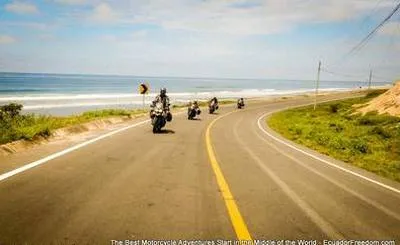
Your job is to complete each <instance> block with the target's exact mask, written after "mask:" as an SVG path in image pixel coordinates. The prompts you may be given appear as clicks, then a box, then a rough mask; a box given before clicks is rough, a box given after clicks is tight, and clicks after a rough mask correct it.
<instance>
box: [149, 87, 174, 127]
mask: <svg viewBox="0 0 400 245" xmlns="http://www.w3.org/2000/svg"><path fill="white" fill-rule="evenodd" d="M157 103H162V104H163V110H164V111H165V112H166V113H167V121H168V122H170V121H171V120H172V114H171V112H170V109H169V106H170V103H169V97H168V96H167V89H166V88H161V89H160V94H158V95H157V96H156V98H155V99H154V100H153V101H152V103H151V105H150V108H151V110H150V117H151V118H154V116H155V114H154V107H155V106H156V104H157Z"/></svg>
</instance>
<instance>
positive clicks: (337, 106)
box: [329, 103, 339, 113]
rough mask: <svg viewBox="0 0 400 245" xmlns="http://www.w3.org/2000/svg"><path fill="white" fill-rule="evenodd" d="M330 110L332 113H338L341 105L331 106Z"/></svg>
mask: <svg viewBox="0 0 400 245" xmlns="http://www.w3.org/2000/svg"><path fill="white" fill-rule="evenodd" d="M329 109H330V112H332V113H337V112H338V110H339V104H338V103H335V104H331V105H329Z"/></svg>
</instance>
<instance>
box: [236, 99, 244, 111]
mask: <svg viewBox="0 0 400 245" xmlns="http://www.w3.org/2000/svg"><path fill="white" fill-rule="evenodd" d="M243 107H244V101H243V100H238V102H237V108H238V109H242V108H243Z"/></svg>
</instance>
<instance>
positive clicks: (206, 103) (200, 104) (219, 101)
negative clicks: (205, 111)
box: [172, 99, 237, 108]
mask: <svg viewBox="0 0 400 245" xmlns="http://www.w3.org/2000/svg"><path fill="white" fill-rule="evenodd" d="M236 102H237V100H232V99H226V100H218V104H219V105H227V104H233V103H236ZM198 103H199V106H200V107H205V106H208V101H198ZM188 105H189V104H188V103H184V104H178V105H173V106H172V108H184V107H187V106H188Z"/></svg>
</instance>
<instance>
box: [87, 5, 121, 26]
mask: <svg viewBox="0 0 400 245" xmlns="http://www.w3.org/2000/svg"><path fill="white" fill-rule="evenodd" d="M89 19H90V20H91V21H93V22H100V23H111V22H114V21H116V20H117V19H118V14H117V12H115V11H114V10H113V9H112V8H111V7H110V5H108V4H107V3H100V4H98V5H96V6H95V7H94V9H93V12H92V13H91V14H90V16H89Z"/></svg>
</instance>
